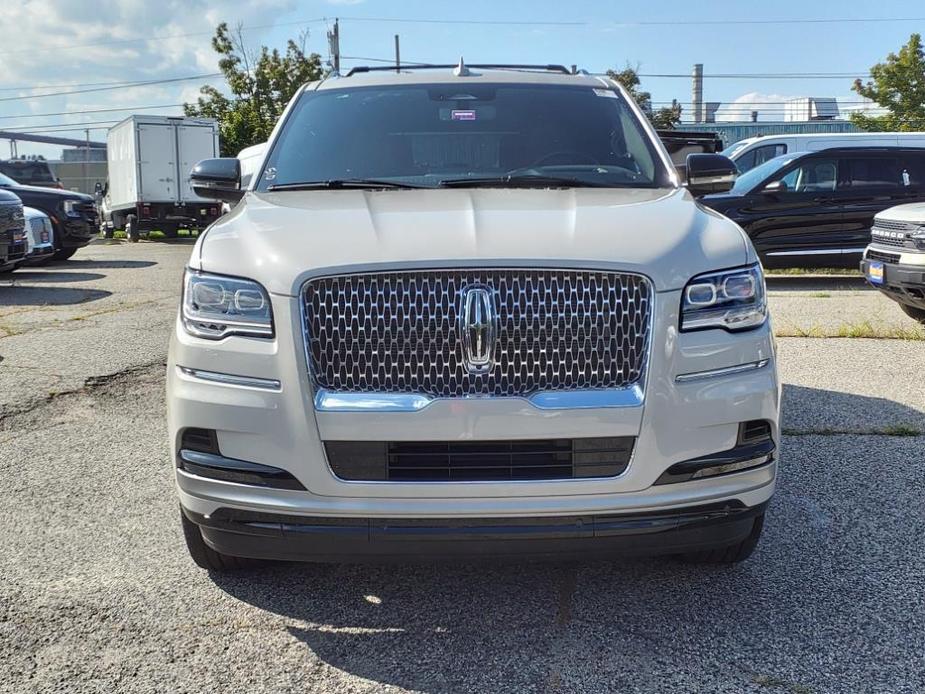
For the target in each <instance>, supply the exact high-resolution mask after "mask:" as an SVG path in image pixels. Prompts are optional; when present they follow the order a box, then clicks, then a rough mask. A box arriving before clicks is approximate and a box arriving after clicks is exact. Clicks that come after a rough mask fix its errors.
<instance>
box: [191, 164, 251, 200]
mask: <svg viewBox="0 0 925 694" xmlns="http://www.w3.org/2000/svg"><path fill="white" fill-rule="evenodd" d="M190 185H191V186H192V188H193V192H194V193H196V195H198V196H199V197H202V198H208V199H210V200H221V201H223V202H237V201H238V200H240V199H241V198H242V197H243V196H244V191H242V190H241V162H240V160H238V159H236V158H234V157H224V158H221V159H203V160H202V161H201V162H199V163H198V164H196V166H194V167H193V170H192V171H191V172H190Z"/></svg>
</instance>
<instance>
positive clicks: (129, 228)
mask: <svg viewBox="0 0 925 694" xmlns="http://www.w3.org/2000/svg"><path fill="white" fill-rule="evenodd" d="M140 234H141V230H140V229H139V228H138V217H136V216H135V215H133V214H130V215H129V216H128V217H126V218H125V235H126V236H127V237H128V240H129V241H130V242H132V243H138V239H139V238H140Z"/></svg>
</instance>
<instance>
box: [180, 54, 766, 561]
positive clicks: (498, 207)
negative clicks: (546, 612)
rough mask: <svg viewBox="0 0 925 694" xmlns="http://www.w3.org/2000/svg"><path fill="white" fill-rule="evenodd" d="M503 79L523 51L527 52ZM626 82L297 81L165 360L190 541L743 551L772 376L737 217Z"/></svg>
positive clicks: (418, 73)
mask: <svg viewBox="0 0 925 694" xmlns="http://www.w3.org/2000/svg"><path fill="white" fill-rule="evenodd" d="M511 67H514V66H511ZM688 173H689V182H688V187H687V188H685V187H683V186H681V185H680V183H679V180H678V176H677V173H676V172H675V171H674V167H673V166H672V162H671V159H670V158H669V157H668V153H667V152H666V151H665V149H664V147H663V146H662V145H661V143H660V142H659V140H658V137H657V136H656V134H655V132H654V130H653V129H652V128H651V126H650V125H649V124H648V122H647V120H646V118H645V116H644V115H643V114H642V112H641V111H640V110H639V108H638V107H637V105H636V104H635V102H634V100H633V98H632V97H630V96H629V95H628V94H627V93H626V91H625V90H624V89H623V88H622V87H620V86H619V85H618V84H617V83H615V82H612V81H607V80H602V79H601V78H598V77H591V76H588V75H581V74H571V73H570V72H569V70H567V69H566V68H560V67H556V66H544V67H536V68H526V67H524V66H516V69H508V68H505V67H504V66H471V67H467V66H465V65H463V64H462V63H460V64H459V65H457V66H455V67H454V66H429V67H428V68H426V69H424V68H409V69H404V68H403V69H402V72H400V73H396V72H395V71H394V70H393V71H391V72H389V71H380V70H376V69H367V70H363V71H358V70H356V69H354V70H352V71H351V73H350V74H349V75H348V76H345V77H342V78H331V79H327V80H325V81H323V82H321V83H315V84H311V85H306V86H304V87H303V88H302V89H301V90H300V91H299V92H298V93H297V95H296V96H295V97H294V98H293V100H292V102H291V103H290V105H289V107H288V109H287V111H286V113H285V114H284V115H283V117H282V118H281V121H280V126H279V127H278V129H277V131H276V132H275V133H274V135H273V136H272V137H271V139H270V141H269V142H268V143H267V158H266V161H265V162H264V163H263V164H261V166H260V170H259V172H258V175H256V176H254V177H253V178H252V180H251V183H250V186H249V188H248V189H247V190H246V191H245V190H241V189H240V178H241V163H240V161H239V160H238V159H213V160H208V161H203V162H200V163H199V164H198V165H197V166H196V168H195V169H194V171H193V175H192V181H193V185H194V186H195V188H196V190H197V192H198V193H199V194H200V195H203V196H209V197H211V198H213V199H216V200H223V201H231V202H235V203H236V206H235V208H234V210H233V211H232V212H231V213H230V214H228V215H226V216H225V217H223V218H222V219H220V220H218V221H217V222H215V223H214V224H213V225H212V226H211V227H209V229H208V230H207V231H206V232H205V233H204V234H202V235H201V236H200V238H199V239H198V241H197V244H196V246H195V248H194V250H193V254H192V257H191V258H190V261H189V266H188V270H187V272H186V274H185V278H184V288H183V298H182V301H181V309H180V313H179V316H178V320H177V323H176V329H175V331H174V332H173V334H172V339H171V345H170V349H169V364H168V372H167V378H168V385H167V401H168V423H169V437H170V455H171V457H172V459H173V460H174V461H175V464H176V466H177V470H176V482H177V487H178V490H179V500H180V504H181V507H182V523H183V529H184V534H185V537H186V541H187V546H188V548H189V552H190V554H191V555H192V557H193V559H194V560H195V561H196V562H197V563H198V564H199V565H200V566H203V567H206V568H210V569H214V570H222V569H228V568H234V567H236V566H240V565H241V564H242V563H245V562H244V560H243V559H241V558H242V557H250V558H253V557H258V558H264V559H287V560H296V559H297V560H309V561H327V560H332V559H334V560H337V559H348V560H349V559H354V558H356V557H358V556H361V555H366V556H369V555H372V556H377V557H381V556H384V555H392V556H404V557H407V556H417V555H421V554H430V555H445V554H457V555H458V554H463V555H466V554H468V555H486V554H499V553H500V554H503V555H506V556H512V555H521V554H524V553H527V554H538V555H541V556H563V555H569V554H571V555H575V554H577V555H580V556H587V555H588V554H589V553H593V552H595V551H598V552H604V553H613V552H629V553H638V552H645V553H665V554H680V555H684V556H685V557H687V558H689V559H693V560H697V561H713V562H730V561H740V560H742V559H744V558H745V557H747V556H748V555H749V554H750V553H751V551H752V549H753V548H754V546H755V544H756V543H757V541H758V538H759V536H760V534H761V529H762V525H763V522H764V514H765V508H766V506H767V503H768V501H769V499H770V498H771V495H772V493H773V491H774V484H775V475H776V470H777V463H776V460H777V445H778V441H779V431H780V430H779V425H778V422H779V403H780V399H779V396H780V381H779V379H778V376H777V368H776V360H775V352H774V345H773V338H772V332H771V326H770V323H769V321H768V317H767V304H766V300H765V288H764V279H763V276H762V271H761V266H760V265H759V263H758V258H757V256H756V254H755V251H754V249H753V248H752V246H751V244H750V243H749V241H748V239H747V237H746V236H745V235H744V234H743V233H742V230H741V229H740V228H739V227H738V226H737V225H735V224H734V223H732V222H730V221H729V220H728V219H725V218H724V217H722V216H721V215H717V214H715V213H713V212H710V211H707V210H705V209H704V208H702V207H700V206H699V205H697V203H696V201H695V199H694V197H693V194H694V193H703V192H704V191H705V190H721V189H724V188H728V186H729V185H730V184H731V181H732V180H733V178H734V175H735V167H734V165H733V164H732V162H731V161H729V160H728V159H727V158H725V157H721V156H719V155H716V154H712V155H711V154H699V155H692V156H691V157H690V158H689V159H688Z"/></svg>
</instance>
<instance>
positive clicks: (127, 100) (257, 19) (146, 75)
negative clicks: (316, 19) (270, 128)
mask: <svg viewBox="0 0 925 694" xmlns="http://www.w3.org/2000/svg"><path fill="white" fill-rule="evenodd" d="M297 7H298V2H297V0H248V2H240V0H97V1H96V2H94V3H92V4H91V3H88V2H87V1H86V0H42V1H41V2H19V1H15V0H14V2H12V3H10V2H6V3H3V10H2V15H3V21H2V22H0V65H2V66H3V70H2V77H0V88H6V89H3V90H2V91H0V99H2V98H6V97H24V98H23V99H22V100H16V101H0V117H3V118H0V129H3V128H4V127H11V126H20V125H29V126H32V125H36V126H39V125H42V124H52V123H53V124H59V123H69V124H71V123H72V124H74V125H78V124H81V123H84V122H87V121H99V120H106V119H120V118H122V117H123V116H125V115H128V113H129V112H124V113H99V114H85V115H79V116H78V115H73V116H53V117H48V118H28V117H26V116H28V115H29V114H38V113H59V112H65V111H67V112H71V111H79V110H90V109H102V108H118V107H122V106H133V105H134V106H142V105H157V104H178V103H181V102H183V101H190V100H194V99H195V97H196V95H197V94H198V90H199V87H200V86H201V85H202V84H204V83H205V82H179V83H175V84H170V85H155V86H150V87H144V88H134V89H118V90H112V91H101V92H91V93H88V94H81V95H71V96H57V97H47V98H28V97H30V95H33V94H34V92H36V91H39V90H37V89H33V90H23V91H16V90H10V89H8V88H9V87H18V86H20V85H22V86H29V87H33V88H35V87H39V88H40V87H43V86H47V87H48V88H47V89H46V91H49V92H55V91H66V90H67V87H64V88H63V89H59V88H57V87H58V86H60V85H70V84H87V83H94V82H129V81H144V80H157V79H168V78H173V77H182V76H188V75H195V74H202V73H210V72H216V71H217V57H216V54H215V52H214V51H213V50H212V47H211V37H212V33H213V32H214V30H215V27H216V25H217V24H218V23H219V22H221V21H227V22H228V23H229V24H230V25H231V26H235V25H236V24H237V23H239V22H241V23H243V24H244V25H245V26H249V25H260V26H265V25H268V24H271V23H273V22H274V21H282V22H285V21H293V20H294V19H297V17H293V16H289V13H290V12H292V11H293V10H295V9H297ZM289 29H291V33H292V34H293V35H294V34H296V33H297V32H298V29H299V27H298V26H292V27H289ZM268 31H269V29H266V28H264V29H254V30H252V31H248V32H246V34H245V39H246V40H247V41H248V42H249V43H252V44H253V45H259V43H260V42H261V40H262V39H265V37H266V35H267V32H268ZM190 34H192V36H191V35H190ZM177 35H182V36H184V37H185V38H174V39H170V40H163V39H159V38H158V37H166V36H177ZM75 46H79V47H75ZM213 83H215V84H216V85H220V84H221V81H220V80H213ZM52 86H54V88H51V87H52ZM145 112H146V113H147V112H150V111H145ZM164 112H173V113H178V112H179V108H174V109H170V110H167V109H165V111H164ZM6 116H16V118H12V117H6ZM68 134H69V135H73V134H74V133H68ZM62 135H65V133H62ZM103 135H104V133H103V132H102V131H96V132H95V133H91V137H97V138H102V137H103ZM78 136H82V135H78ZM5 149H6V144H5V142H3V141H0V156H2V155H3V153H5V152H4V150H5ZM19 149H20V152H23V151H27V152H28V151H30V147H28V146H27V145H26V143H21V145H20V147H19ZM57 149H60V148H54V149H53V151H52V154H57ZM43 153H45V154H46V156H47V154H48V152H47V151H45V152H43Z"/></svg>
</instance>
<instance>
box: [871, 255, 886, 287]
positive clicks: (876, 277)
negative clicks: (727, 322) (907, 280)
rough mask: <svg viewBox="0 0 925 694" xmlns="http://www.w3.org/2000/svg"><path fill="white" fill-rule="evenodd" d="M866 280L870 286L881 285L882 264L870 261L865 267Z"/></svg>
mask: <svg viewBox="0 0 925 694" xmlns="http://www.w3.org/2000/svg"><path fill="white" fill-rule="evenodd" d="M867 279H869V280H870V282H871V283H872V284H883V263H881V262H878V261H876V260H872V261H871V263H870V265H868V266H867Z"/></svg>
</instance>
